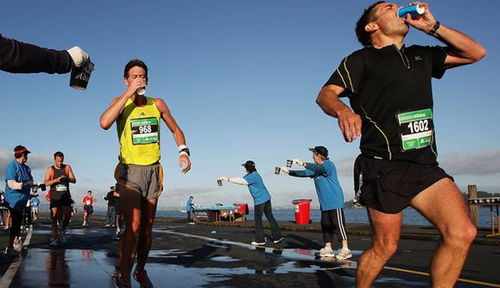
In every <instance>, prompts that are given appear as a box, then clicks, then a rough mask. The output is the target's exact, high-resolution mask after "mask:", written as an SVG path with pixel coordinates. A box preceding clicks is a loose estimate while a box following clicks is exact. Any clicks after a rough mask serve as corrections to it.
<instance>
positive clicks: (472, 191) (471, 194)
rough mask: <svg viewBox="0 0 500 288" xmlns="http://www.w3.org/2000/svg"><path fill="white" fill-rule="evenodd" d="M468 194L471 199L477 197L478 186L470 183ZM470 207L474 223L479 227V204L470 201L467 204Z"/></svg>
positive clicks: (470, 214)
mask: <svg viewBox="0 0 500 288" xmlns="http://www.w3.org/2000/svg"><path fill="white" fill-rule="evenodd" d="M468 194H469V195H468V196H469V199H471V198H477V187H476V185H469V186H468ZM467 206H468V207H469V216H470V219H471V220H472V223H474V225H476V227H479V215H478V212H477V205H474V204H471V203H469V204H468V205H467Z"/></svg>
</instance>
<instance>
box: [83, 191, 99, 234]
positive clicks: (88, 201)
mask: <svg viewBox="0 0 500 288" xmlns="http://www.w3.org/2000/svg"><path fill="white" fill-rule="evenodd" d="M96 201H97V200H96V199H95V198H94V197H92V191H90V190H89V191H88V192H87V196H85V197H83V201H82V203H83V226H88V222H89V217H90V215H92V213H94V202H96Z"/></svg>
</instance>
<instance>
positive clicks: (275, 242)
mask: <svg viewBox="0 0 500 288" xmlns="http://www.w3.org/2000/svg"><path fill="white" fill-rule="evenodd" d="M283 240H285V237H281V238H279V239H276V240H273V243H274V244H278V243H280V242H281V241H283Z"/></svg>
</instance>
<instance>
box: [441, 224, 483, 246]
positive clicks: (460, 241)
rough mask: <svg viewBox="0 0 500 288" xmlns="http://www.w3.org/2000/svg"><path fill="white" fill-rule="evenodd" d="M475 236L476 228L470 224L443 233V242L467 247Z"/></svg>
mask: <svg viewBox="0 0 500 288" xmlns="http://www.w3.org/2000/svg"><path fill="white" fill-rule="evenodd" d="M476 235H477V228H476V226H474V224H472V223H470V224H469V223H468V224H467V225H465V226H464V227H460V228H454V229H447V230H445V232H444V233H443V241H444V242H445V243H447V244H451V245H456V246H461V247H468V245H470V244H471V243H472V241H474V239H475V238H476Z"/></svg>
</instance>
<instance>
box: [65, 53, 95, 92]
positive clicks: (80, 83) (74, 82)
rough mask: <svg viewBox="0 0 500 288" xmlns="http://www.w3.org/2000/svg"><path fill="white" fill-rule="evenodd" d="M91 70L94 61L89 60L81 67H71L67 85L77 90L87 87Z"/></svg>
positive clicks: (92, 69)
mask: <svg viewBox="0 0 500 288" xmlns="http://www.w3.org/2000/svg"><path fill="white" fill-rule="evenodd" d="M92 71H94V63H92V61H90V60H89V61H88V62H87V63H86V64H84V65H82V66H81V67H73V69H72V70H71V78H70V79H69V86H70V87H72V88H75V89H78V90H85V89H87V84H88V83H89V80H90V74H92Z"/></svg>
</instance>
